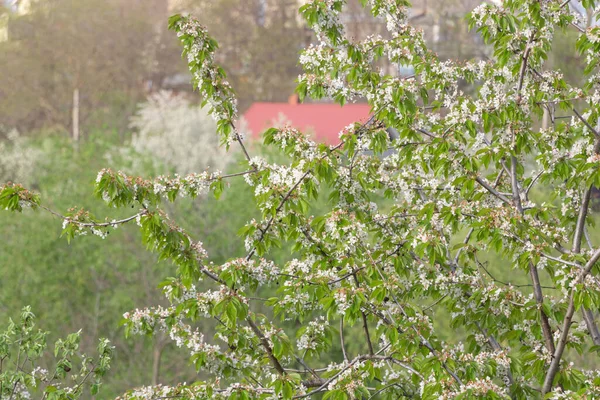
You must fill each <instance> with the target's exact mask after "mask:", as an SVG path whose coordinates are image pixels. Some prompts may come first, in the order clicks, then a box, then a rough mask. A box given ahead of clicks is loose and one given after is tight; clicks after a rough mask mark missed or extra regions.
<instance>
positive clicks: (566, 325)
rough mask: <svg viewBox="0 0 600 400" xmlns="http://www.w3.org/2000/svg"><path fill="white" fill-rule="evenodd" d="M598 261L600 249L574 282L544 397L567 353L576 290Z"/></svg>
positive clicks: (549, 389)
mask: <svg viewBox="0 0 600 400" xmlns="http://www.w3.org/2000/svg"><path fill="white" fill-rule="evenodd" d="M598 260H600V249H597V250H596V251H595V252H594V254H593V255H592V257H591V258H590V259H589V261H588V262H587V263H586V264H585V266H584V268H583V271H581V273H580V274H579V276H578V277H577V279H576V280H575V282H574V283H575V285H574V288H573V289H571V294H570V295H569V305H568V307H567V312H566V314H565V318H564V320H563V325H562V332H561V334H560V337H559V339H558V344H557V346H556V350H555V351H554V352H553V357H552V362H551V363H550V367H548V372H547V373H546V377H545V379H544V384H543V386H542V396H545V395H546V394H547V393H548V392H550V391H551V390H552V384H553V382H554V378H555V377H556V374H557V373H558V369H559V366H560V361H561V359H562V355H563V352H564V351H565V347H566V345H567V339H568V336H569V330H570V328H571V321H572V319H573V314H575V290H576V289H575V288H576V287H577V285H578V284H580V283H581V282H583V280H584V279H585V277H586V276H587V275H588V274H589V273H590V271H591V270H592V268H593V267H594V265H596V262H597V261H598Z"/></svg>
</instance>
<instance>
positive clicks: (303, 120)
mask: <svg viewBox="0 0 600 400" xmlns="http://www.w3.org/2000/svg"><path fill="white" fill-rule="evenodd" d="M370 109H371V108H370V107H369V105H368V104H346V105H345V106H344V107H341V106H340V105H339V104H320V103H312V104H293V102H292V103H291V104H290V103H254V104H252V106H250V108H249V109H248V111H246V113H245V114H244V119H245V120H246V123H247V124H248V125H247V128H248V130H249V131H250V133H251V134H252V136H253V137H255V138H259V137H260V135H261V134H262V133H263V132H264V131H265V130H266V129H267V128H270V127H272V126H273V125H275V124H276V123H277V122H278V121H280V120H281V114H283V115H284V116H285V119H286V120H287V121H289V122H288V124H289V125H291V126H292V127H294V128H296V129H298V130H300V131H301V132H304V133H309V132H310V133H313V134H314V138H315V140H316V141H317V142H321V143H326V144H337V143H339V133H340V131H341V130H342V129H344V128H345V127H346V126H348V125H350V124H353V123H354V122H366V121H367V120H368V119H369V111H370Z"/></svg>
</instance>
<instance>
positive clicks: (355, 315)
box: [0, 0, 600, 400]
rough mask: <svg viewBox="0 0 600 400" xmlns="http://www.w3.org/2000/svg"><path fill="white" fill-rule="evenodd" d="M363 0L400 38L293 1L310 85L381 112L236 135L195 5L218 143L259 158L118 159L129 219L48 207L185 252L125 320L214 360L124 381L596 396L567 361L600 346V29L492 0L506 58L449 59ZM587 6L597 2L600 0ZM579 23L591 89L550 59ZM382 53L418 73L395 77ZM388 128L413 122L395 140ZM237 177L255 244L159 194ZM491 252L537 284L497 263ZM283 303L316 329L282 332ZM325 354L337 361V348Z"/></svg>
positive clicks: (202, 72)
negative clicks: (164, 303)
mask: <svg viewBox="0 0 600 400" xmlns="http://www.w3.org/2000/svg"><path fill="white" fill-rule="evenodd" d="M360 2H361V3H362V5H363V6H365V7H366V6H368V7H369V8H370V10H371V12H372V14H373V17H374V18H383V19H384V20H385V21H386V24H387V29H388V31H389V35H388V36H387V38H383V37H379V36H370V37H368V38H367V39H366V40H364V41H360V42H357V41H353V40H351V39H350V38H348V37H346V36H345V33H344V27H343V24H342V23H341V21H340V13H341V12H342V9H343V6H344V3H346V1H344V0H313V1H310V2H308V3H307V4H306V5H304V6H303V7H302V8H301V9H300V12H301V14H302V15H303V17H304V18H305V19H306V21H307V23H308V24H309V26H310V27H312V29H313V30H314V32H315V33H316V37H317V39H318V42H317V44H315V45H312V46H310V47H309V48H307V49H306V50H304V52H303V53H302V55H301V57H300V63H301V64H302V66H303V68H304V74H303V75H301V76H300V77H299V79H298V87H297V91H298V94H299V95H300V97H301V98H304V97H306V96H310V97H311V98H313V99H320V98H331V99H333V100H335V101H336V102H338V103H340V104H344V103H346V102H351V101H355V100H357V99H366V100H368V102H369V104H370V105H371V109H372V116H371V118H370V119H369V120H368V121H365V122H364V123H357V124H354V125H352V126H348V127H347V128H346V129H344V130H343V131H342V132H340V141H339V144H338V145H336V146H327V145H323V144H318V143H315V142H313V141H312V140H311V139H310V138H309V137H307V136H306V135H304V134H303V133H302V132H298V131H297V130H295V129H292V128H282V129H275V128H273V129H269V130H267V131H266V132H265V133H264V136H263V137H264V143H265V144H266V145H268V146H272V147H274V148H278V149H280V151H281V152H282V153H284V154H285V156H286V157H287V158H286V159H287V160H289V162H287V163H269V162H268V161H267V160H265V159H263V158H261V157H258V156H254V155H252V154H250V152H249V151H248V149H247V148H246V146H245V145H244V140H243V137H242V134H241V132H239V131H238V129H237V128H236V120H237V117H238V114H237V110H236V103H235V96H234V92H233V89H232V88H231V87H230V85H229V84H228V82H227V80H226V76H225V72H224V71H223V70H222V69H221V68H220V67H218V66H217V65H215V63H214V53H215V51H217V44H216V42H215V41H214V40H213V39H212V38H211V37H210V36H209V34H208V33H207V32H206V30H205V29H204V28H203V27H202V26H201V24H200V22H198V21H197V20H195V19H194V18H192V17H189V16H180V15H177V16H174V17H172V18H171V20H170V21H169V24H170V27H171V29H172V30H174V31H175V32H176V33H177V36H178V38H179V40H180V41H181V44H182V45H183V49H184V50H183V53H184V55H185V57H187V60H188V63H189V68H190V71H191V73H192V75H193V80H194V83H195V86H196V87H197V88H198V90H199V92H200V95H201V96H202V99H203V101H204V104H205V105H207V106H208V107H209V109H210V113H211V114H212V116H213V117H214V118H215V119H216V121H217V126H218V132H217V134H218V135H219V136H220V138H221V139H222V142H223V145H224V146H227V147H229V146H240V147H241V149H242V151H243V154H244V155H245V156H246V167H245V168H244V169H241V170H240V171H239V172H238V173H233V174H230V175H223V174H222V173H220V172H218V171H214V172H203V173H198V174H192V175H189V176H185V177H181V176H174V177H158V178H156V179H144V178H141V177H131V176H127V175H126V174H124V173H122V172H113V171H111V170H109V169H105V170H102V171H100V173H99V174H98V179H97V181H96V194H97V195H98V196H99V197H101V198H103V199H104V200H105V201H106V202H107V203H108V204H109V205H110V206H114V207H132V206H133V207H135V208H137V211H136V212H135V213H134V215H132V216H131V217H130V218H126V219H123V220H118V221H117V220H112V221H110V220H109V219H106V220H97V219H95V218H94V217H93V216H91V215H90V214H89V213H88V212H87V211H85V210H70V211H69V212H68V213H65V214H64V215H63V214H61V213H56V215H58V216H59V218H61V219H62V221H63V234H64V235H65V236H67V238H69V239H73V238H74V237H76V236H78V235H82V234H85V233H88V232H90V233H93V234H97V235H100V236H104V235H105V234H106V232H107V231H108V230H110V229H112V228H114V227H116V226H118V225H119V224H124V223H129V222H133V221H135V222H137V224H138V225H139V226H140V230H141V233H142V237H143V241H144V242H145V243H146V244H147V245H148V247H149V248H150V249H151V250H153V251H155V252H156V253H157V254H158V255H159V256H160V258H162V259H170V260H171V261H172V262H173V263H174V264H175V265H176V266H177V268H178V269H177V275H176V276H175V277H172V278H168V279H167V280H166V281H165V282H164V283H163V284H162V287H163V289H164V294H165V296H166V297H167V298H168V300H169V301H170V306H169V307H156V308H149V309H143V310H140V309H138V310H135V311H131V312H128V313H126V314H125V318H126V327H127V331H128V333H129V334H152V333H154V332H156V331H165V332H167V333H168V335H169V336H170V338H171V339H172V340H173V341H174V342H175V343H176V344H177V346H180V347H184V348H187V349H188V350H189V353H190V359H191V361H192V363H193V365H194V366H195V367H196V368H197V369H198V370H199V371H202V372H203V375H202V376H207V377H208V378H207V379H206V380H205V381H202V382H194V383H192V384H181V385H178V386H174V387H170V386H157V387H144V388H137V389H134V390H132V391H130V392H128V393H126V394H124V395H123V397H122V398H123V399H164V398H185V399H240V400H241V399H244V400H245V399H279V398H280V399H303V398H307V399H309V398H322V399H329V400H337V399H401V398H415V399H450V398H457V399H460V398H464V399H466V398H486V399H494V398H502V399H504V398H507V399H508V398H511V399H529V398H555V399H566V398H573V399H583V398H595V397H596V396H600V370H585V369H584V368H583V366H581V365H578V364H577V363H576V362H573V361H575V360H581V358H577V357H574V355H576V353H577V352H579V353H581V352H584V351H585V352H586V357H587V358H589V359H596V364H597V357H598V355H597V351H598V349H600V347H598V346H600V332H599V330H598V326H597V321H596V319H597V318H596V317H597V311H598V309H599V307H600V279H599V270H598V260H599V259H600V243H593V242H592V241H591V240H590V235H589V232H588V229H589V227H590V225H591V224H592V223H593V217H592V216H591V215H590V203H591V202H592V190H593V188H594V186H600V129H599V126H600V124H599V115H600V73H599V71H598V63H599V61H600V28H599V27H597V26H596V27H591V28H586V21H582V20H581V17H580V16H579V17H578V15H579V14H573V13H572V12H571V9H570V7H569V0H561V1H558V0H543V1H540V0H504V2H502V4H501V5H499V4H496V3H493V4H492V3H490V4H487V3H485V4H482V5H481V6H479V7H477V9H475V10H474V11H473V12H472V13H471V14H470V16H469V19H470V24H471V27H472V28H474V29H477V30H478V31H479V33H480V34H481V36H482V37H483V38H484V40H485V41H486V42H487V43H488V44H489V45H490V46H491V48H493V58H492V59H491V60H488V61H469V62H454V61H441V60H439V59H438V58H437V57H436V55H435V54H434V53H432V52H431V51H429V50H428V49H427V45H426V43H425V41H424V39H423V33H422V32H421V31H419V30H418V29H415V28H413V27H411V26H410V25H409V24H408V22H407V21H408V12H409V11H408V10H409V6H410V5H409V2H408V1H407V0H360ZM498 3H499V2H498ZM582 4H583V6H584V7H586V8H587V9H589V10H592V11H591V12H590V13H589V14H590V15H596V16H597V15H598V14H599V13H600V6H599V5H597V2H596V1H594V0H585V1H582ZM569 29H575V30H577V31H578V35H579V39H578V40H577V44H576V46H577V50H578V51H579V52H580V54H582V56H583V58H584V62H585V65H586V67H585V71H582V74H585V75H586V76H587V78H586V79H587V83H586V84H585V85H583V86H582V87H575V86H572V85H570V84H568V83H567V82H565V80H564V79H563V77H562V74H561V73H560V71H555V70H551V69H549V68H547V66H546V64H545V60H546V58H547V55H548V52H549V51H550V50H551V49H552V41H553V37H554V35H555V32H556V31H557V30H569ZM381 60H385V61H386V62H389V63H392V64H400V65H411V66H412V67H413V68H414V71H415V73H414V75H412V76H408V77H399V76H392V75H385V74H383V73H382V72H381V71H380V70H379V69H378V68H377V63H378V62H379V61H381ZM565 117H567V118H565ZM543 119H544V120H545V121H546V122H545V123H544V124H541V121H542V120H543ZM540 125H542V127H541V128H540ZM388 128H394V129H395V130H396V131H398V133H399V137H398V138H397V139H394V140H390V137H389V136H388V134H387V133H386V129H388ZM389 150H392V151H391V152H390V151H389ZM384 152H386V154H388V155H387V156H385V157H384V156H382V154H383V153H384ZM229 179H244V180H245V181H246V182H247V184H248V185H250V186H252V188H253V190H254V195H255V200H256V207H257V208H258V210H260V213H261V215H262V219H260V220H253V221H250V222H248V224H247V225H246V226H244V227H242V229H241V230H240V235H241V236H242V238H243V240H244V241H245V244H246V250H247V253H246V254H239V255H233V256H235V257H234V258H232V259H230V260H229V261H228V262H226V263H225V264H223V265H216V264H214V263H211V261H210V254H207V252H206V251H205V250H204V248H203V246H202V243H201V241H199V240H201V239H202V238H193V237H192V236H191V235H190V234H189V233H187V232H186V231H184V230H183V229H182V228H181V227H179V226H178V225H177V222H176V221H173V220H170V219H169V218H168V217H167V215H166V214H165V213H164V212H163V211H162V210H161V204H162V203H163V202H166V201H169V202H176V201H177V198H179V197H182V196H183V197H197V196H199V195H201V194H204V193H206V192H214V193H215V194H216V195H217V196H218V195H219V194H220V193H221V192H222V191H223V190H227V185H226V182H227V180H229ZM536 191H537V193H543V195H541V196H540V195H538V196H537V197H536V196H534V193H536ZM326 195H328V196H329V202H328V209H327V210H324V211H322V212H320V213H319V214H318V215H313V213H314V211H313V208H312V207H311V205H312V204H314V201H315V200H316V199H317V198H318V197H319V196H326ZM382 199H385V200H382ZM0 204H1V205H2V206H3V207H4V208H7V209H9V210H16V211H21V210H22V209H23V208H25V207H30V208H34V209H35V208H43V209H45V210H48V211H51V210H49V209H47V208H46V207H45V206H44V205H43V203H42V202H41V201H40V199H39V198H38V196H37V195H35V194H33V193H32V192H30V191H28V190H27V189H25V188H23V187H21V186H19V185H16V184H8V185H5V186H3V187H2V189H1V192H0ZM51 212H54V211H51ZM231 240H235V238H231ZM280 243H290V245H291V246H292V247H293V254H292V255H293V259H291V261H289V262H287V263H286V264H285V265H276V264H275V263H274V262H272V261H270V260H269V255H270V252H271V250H272V249H273V248H274V247H275V246H279V245H280ZM489 255H497V256H500V258H501V259H502V260H504V261H505V263H504V265H502V268H503V269H506V270H510V271H511V273H510V274H511V275H512V276H515V277H516V276H518V275H521V276H522V277H523V279H524V280H526V281H527V282H528V283H527V284H524V285H516V284H512V283H511V282H504V281H502V280H500V279H498V278H496V277H495V276H494V274H493V273H491V272H490V271H489V269H488V268H487V264H486V262H485V261H484V260H485V259H486V257H487V256H489ZM199 281H205V282H204V283H203V284H202V287H208V288H209V289H207V290H200V289H198V287H199V286H200V285H199ZM266 287H272V288H276V295H275V296H274V297H272V298H269V299H266V301H265V304H264V306H265V307H268V309H269V310H270V311H269V312H268V315H264V314H259V313H257V312H256V311H255V310H254V307H253V304H255V303H253V302H252V301H251V300H254V299H256V298H255V297H254V296H256V293H257V292H261V290H264V288H266ZM202 319H214V320H216V321H217V324H218V328H217V329H218V333H217V335H216V337H215V339H214V340H212V339H210V338H205V336H204V335H203V332H202V330H201V328H200V327H201V326H202V322H201V321H202ZM446 319H450V320H451V324H452V326H453V327H455V328H456V329H457V330H460V332H464V335H463V336H462V337H463V340H462V341H458V340H455V341H450V342H444V341H442V340H440V338H439V337H438V335H437V334H436V328H437V327H438V326H439V325H440V324H444V323H445V320H446ZM280 320H285V321H299V322H301V325H302V328H301V329H300V330H299V332H297V335H296V337H290V336H288V334H287V333H286V331H285V330H284V329H283V328H282V325H280V324H279V323H278V321H280ZM352 326H356V327H359V328H360V329H361V330H362V331H363V335H362V336H361V337H362V339H363V340H364V343H362V347H360V348H362V349H364V351H361V352H358V353H352V352H351V351H350V350H348V346H347V343H345V340H344V339H345V336H344V335H345V331H346V332H347V329H349V327H352ZM332 349H338V350H332ZM332 352H334V354H332ZM323 354H328V355H329V356H330V358H331V359H334V360H336V361H335V362H333V363H330V364H329V365H324V363H323V362H320V357H321V356H322V355H323Z"/></svg>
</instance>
